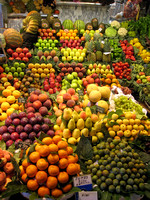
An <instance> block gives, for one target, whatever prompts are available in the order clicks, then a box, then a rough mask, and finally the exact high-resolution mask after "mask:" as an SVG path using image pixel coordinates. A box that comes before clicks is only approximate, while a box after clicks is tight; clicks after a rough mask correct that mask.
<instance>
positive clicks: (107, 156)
mask: <svg viewBox="0 0 150 200" xmlns="http://www.w3.org/2000/svg"><path fill="white" fill-rule="evenodd" d="M104 154H105V152H104ZM104 158H105V159H106V160H107V159H108V158H109V155H107V154H106V155H105V156H104Z"/></svg>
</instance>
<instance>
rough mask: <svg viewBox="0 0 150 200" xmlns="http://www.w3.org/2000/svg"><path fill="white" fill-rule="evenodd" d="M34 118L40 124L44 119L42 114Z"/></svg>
mask: <svg viewBox="0 0 150 200" xmlns="http://www.w3.org/2000/svg"><path fill="white" fill-rule="evenodd" d="M36 119H37V123H38V124H42V123H43V122H44V119H43V117H42V116H37V117H36Z"/></svg>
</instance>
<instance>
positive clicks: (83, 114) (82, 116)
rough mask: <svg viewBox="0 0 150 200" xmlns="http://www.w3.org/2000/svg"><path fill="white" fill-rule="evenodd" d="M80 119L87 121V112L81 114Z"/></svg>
mask: <svg viewBox="0 0 150 200" xmlns="http://www.w3.org/2000/svg"><path fill="white" fill-rule="evenodd" d="M80 118H82V119H83V120H86V118H87V115H86V112H85V111H81V112H80Z"/></svg>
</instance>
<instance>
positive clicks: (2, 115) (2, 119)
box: [0, 112, 7, 121]
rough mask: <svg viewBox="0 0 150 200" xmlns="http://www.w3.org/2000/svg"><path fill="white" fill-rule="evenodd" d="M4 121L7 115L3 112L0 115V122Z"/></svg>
mask: <svg viewBox="0 0 150 200" xmlns="http://www.w3.org/2000/svg"><path fill="white" fill-rule="evenodd" d="M5 119H7V114H6V113H4V112H3V113H1V115H0V121H4V120H5Z"/></svg>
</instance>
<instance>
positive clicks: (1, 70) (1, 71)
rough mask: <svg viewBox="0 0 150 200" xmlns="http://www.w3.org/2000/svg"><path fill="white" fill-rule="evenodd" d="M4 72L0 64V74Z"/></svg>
mask: <svg viewBox="0 0 150 200" xmlns="http://www.w3.org/2000/svg"><path fill="white" fill-rule="evenodd" d="M3 72H4V69H3V68H2V67H1V66H0V74H1V73H3Z"/></svg>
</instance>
